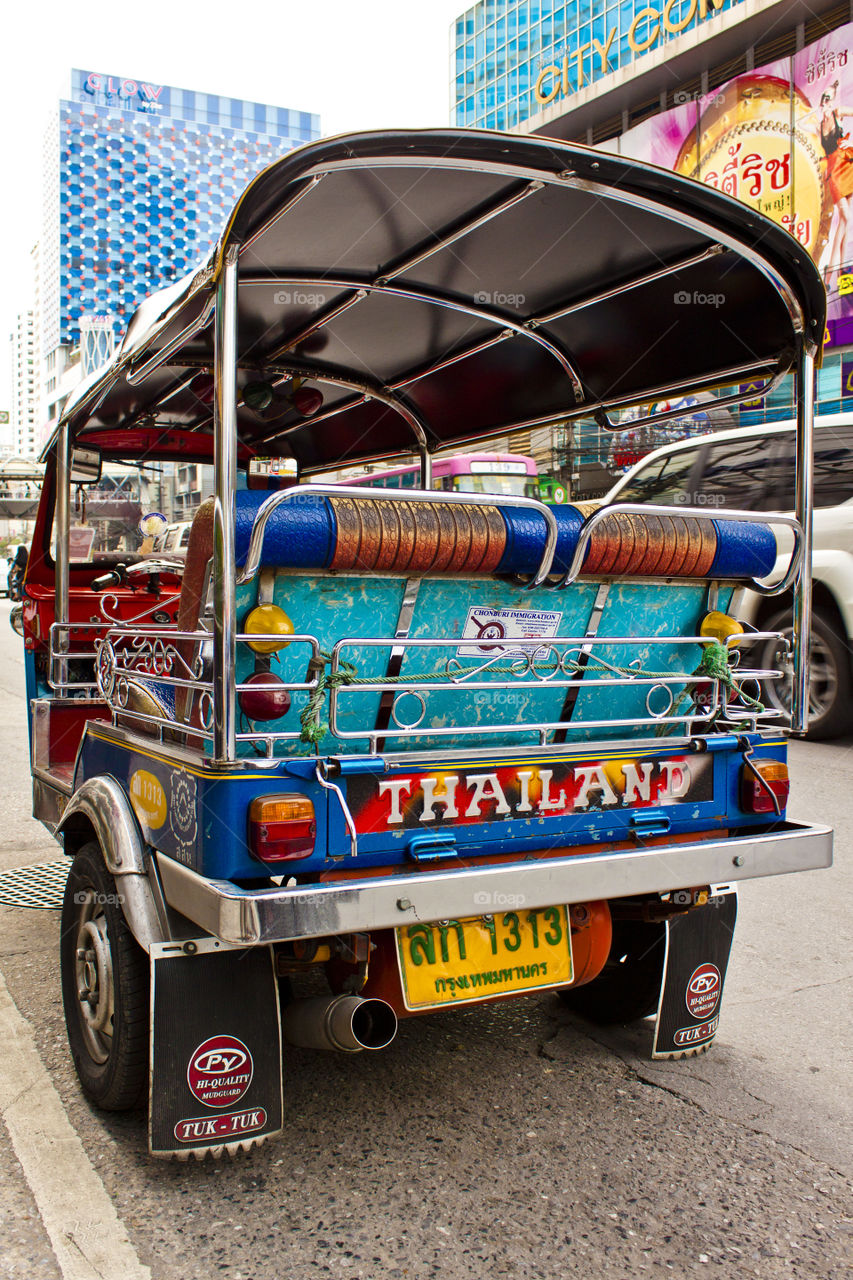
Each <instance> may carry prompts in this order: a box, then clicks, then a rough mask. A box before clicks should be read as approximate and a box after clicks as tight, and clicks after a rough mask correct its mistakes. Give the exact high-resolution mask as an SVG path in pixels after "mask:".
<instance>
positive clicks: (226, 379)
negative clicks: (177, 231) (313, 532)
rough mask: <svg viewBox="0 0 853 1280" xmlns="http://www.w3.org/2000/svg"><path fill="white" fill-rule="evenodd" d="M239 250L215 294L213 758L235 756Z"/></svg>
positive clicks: (232, 252)
mask: <svg viewBox="0 0 853 1280" xmlns="http://www.w3.org/2000/svg"><path fill="white" fill-rule="evenodd" d="M237 255H238V247H237V245H232V246H231V247H230V248H229V250H228V252H227V253H226V256H225V262H224V265H223V268H222V271H221V274H220V277H219V282H218V285H217V291H216V327H215V337H214V368H215V376H216V397H215V400H214V411H215V412H214V422H215V436H214V455H213V462H214V508H213V604H214V607H213V757H214V759H215V760H216V761H217V762H218V763H222V764H225V763H229V762H230V761H232V760H234V758H235V755H236V747H237V743H236V731H237V729H236V725H237V706H236V694H235V689H234V683H235V682H234V671H235V664H236V635H237V604H236V577H237V569H236V563H235V552H234V493H235V491H236V489H237Z"/></svg>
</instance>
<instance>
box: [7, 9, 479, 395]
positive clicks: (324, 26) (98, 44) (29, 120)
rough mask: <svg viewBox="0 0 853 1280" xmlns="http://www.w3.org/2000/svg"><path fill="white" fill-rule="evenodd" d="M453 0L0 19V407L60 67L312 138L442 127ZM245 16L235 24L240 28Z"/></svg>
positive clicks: (61, 82)
mask: <svg viewBox="0 0 853 1280" xmlns="http://www.w3.org/2000/svg"><path fill="white" fill-rule="evenodd" d="M466 7H468V6H466V4H465V3H464V0H422V2H420V3H418V2H416V0H359V2H358V3H347V2H346V0H313V3H312V0H301V2H299V3H296V2H295V0H276V3H269V2H268V0H249V2H248V3H246V2H245V0H244V3H243V4H239V3H238V4H232V5H226V4H223V3H222V2H221V0H204V3H201V4H200V3H198V2H196V3H193V4H191V5H190V4H187V3H185V0H184V2H182V0H171V3H167V2H166V0H147V2H146V3H145V4H131V5H126V6H125V5H121V4H116V3H115V0H113V2H112V3H110V4H105V3H103V0H80V2H79V3H77V4H69V3H68V2H67V0H64V2H63V3H57V2H56V0H40V2H39V3H35V2H34V0H29V2H28V3H24V4H20V5H16V6H14V8H13V9H11V11H9V12H7V16H6V17H5V18H4V20H3V26H4V35H5V38H6V39H5V48H6V55H5V57H4V66H3V75H2V77H0V166H2V167H1V168H0V173H2V186H0V192H1V193H2V194H0V232H2V238H0V243H2V244H3V245H4V248H5V254H4V257H5V258H6V262H5V263H4V266H3V284H2V287H0V338H2V345H0V408H7V407H8V405H9V386H10V356H9V342H8V335H9V333H10V332H11V330H12V326H13V323H14V320H15V316H16V314H17V312H18V311H20V310H22V309H23V308H24V307H26V306H27V305H29V299H30V295H31V284H30V281H31V266H30V250H31V248H32V246H33V244H34V243H35V242H36V240H37V239H38V236H39V228H40V223H41V146H42V135H43V133H44V128H45V125H46V122H47V119H48V116H49V114H50V111H51V109H52V108H53V107H54V106H55V104H56V102H57V101H58V99H59V98H60V97H62V96H63V95H65V94H66V93H67V91H68V85H67V81H68V80H69V72H70V70H71V68H72V67H81V68H83V69H85V70H87V71H98V72H102V73H105V74H107V75H116V76H121V77H128V78H133V79H140V80H147V81H150V82H153V83H155V84H171V85H177V86H178V87H179V88H186V89H196V90H200V91H201V92H202V93H219V94H225V95H228V96H230V97H233V98H248V99H249V100H251V101H254V102H267V103H272V104H273V105H275V106H282V107H290V108H293V109H295V110H298V111H311V112H315V113H316V114H318V115H319V116H320V126H321V129H322V132H323V133H324V134H335V133H344V132H349V131H351V130H356V129H381V128H387V127H392V128H393V127H396V126H402V127H411V128H428V127H439V128H440V127H445V126H447V125H448V124H449V123H450V24H451V23H452V21H453V19H454V18H455V17H456V16H457V15H458V14H460V13H462V12H463V11H464V9H465V8H466ZM244 18H246V25H241V21H242V19H244Z"/></svg>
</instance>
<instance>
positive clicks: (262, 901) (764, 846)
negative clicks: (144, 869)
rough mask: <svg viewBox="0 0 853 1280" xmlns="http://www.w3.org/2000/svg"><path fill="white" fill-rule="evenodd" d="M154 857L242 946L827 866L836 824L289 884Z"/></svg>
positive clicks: (184, 895) (215, 927)
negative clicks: (246, 880) (259, 885)
mask: <svg viewBox="0 0 853 1280" xmlns="http://www.w3.org/2000/svg"><path fill="white" fill-rule="evenodd" d="M157 863H158V866H159V869H160V876H161V878H162V882H163V890H164V893H165V897H166V901H167V902H168V903H169V905H170V906H171V907H174V909H175V910H176V911H179V912H181V914H182V915H184V916H186V917H187V918H188V919H190V920H192V921H193V923H194V924H196V925H198V926H200V927H201V928H202V929H204V930H205V931H206V932H207V933H210V934H213V935H214V936H215V937H217V938H220V939H221V940H222V941H223V942H228V943H233V944H235V945H238V946H240V945H253V944H259V943H268V942H286V941H290V940H292V939H294V938H321V937H330V936H334V935H336V934H341V933H354V932H358V931H362V930H366V931H369V930H372V929H388V928H392V927H394V926H396V925H403V924H411V923H412V922H413V921H416V920H422V921H427V920H445V919H448V918H459V917H465V916H477V915H485V914H487V913H489V912H491V911H502V910H503V911H507V910H512V909H513V908H522V907H523V908H526V909H528V910H531V909H533V908H536V907H547V906H552V905H553V904H554V903H557V902H566V903H571V902H591V901H594V900H595V899H598V898H624V897H628V896H631V895H633V894H641V893H665V892H668V891H669V890H672V889H687V888H692V887H694V886H699V885H706V884H729V883H732V882H734V881H738V880H749V879H754V878H756V877H759V876H774V875H784V874H786V873H787V872H790V871H813V870H816V869H818V868H820V867H829V866H831V865H832V830H831V828H829V827H822V826H807V825H805V824H804V823H795V822H786V823H784V824H783V825H782V826H780V827H779V828H777V829H776V830H775V831H773V832H771V833H770V834H767V835H746V836H727V837H726V838H725V839H721V840H702V841H697V842H696V843H695V844H675V845H664V846H656V847H654V848H649V849H641V848H638V849H622V850H620V851H617V852H613V851H608V852H602V853H595V854H583V855H575V856H574V857H567V858H552V859H547V860H543V861H541V862H516V863H511V864H502V865H500V866H495V867H470V868H463V869H461V870H455V871H450V870H447V869H442V870H441V871H429V872H418V873H415V874H412V873H411V872H409V871H408V870H406V871H404V872H403V873H402V874H400V875H393V876H376V877H374V878H370V879H363V880H347V881H338V882H336V883H334V884H319V885H300V886H296V887H295V888H291V889H284V888H282V889H255V890H251V889H239V888H237V887H236V886H235V885H233V884H230V883H229V882H227V881H224V880H207V879H205V877H204V876H201V875H199V874H198V872H196V871H192V870H191V869H190V868H189V867H184V866H182V865H181V864H180V863H178V862H175V861H174V860H173V859H171V858H168V857H166V856H165V855H164V854H162V853H158V854H157Z"/></svg>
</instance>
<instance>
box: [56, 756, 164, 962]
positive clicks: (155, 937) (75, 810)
mask: <svg viewBox="0 0 853 1280" xmlns="http://www.w3.org/2000/svg"><path fill="white" fill-rule="evenodd" d="M57 835H62V836H63V838H64V843H65V851H66V853H69V854H72V855H73V854H74V853H75V852H76V851H77V849H78V848H79V847H80V846H81V845H83V844H85V843H86V842H87V841H88V840H91V839H92V838H94V839H95V840H97V842H98V845H99V846H100V849H101V853H102V854H103V858H104V862H105V864H106V867H107V870H108V871H109V872H110V874H111V875H113V876H115V878H116V880H117V882H118V884H119V886H120V903H119V905H120V906H121V909H122V912H123V914H124V917H125V919H126V920H127V923H128V926H129V928H130V931H131V933H132V934H133V936H134V938H136V941H137V942H138V943H139V945H140V946H141V947H143V948H144V949H145V951H150V950H151V946H152V944H153V943H156V942H168V941H169V940H170V939H171V936H172V934H171V930H170V929H169V924H168V919H167V916H166V909H165V904H164V901H163V895H162V891H161V889H160V885H159V882H158V881H157V878H156V877H157V871H156V867H155V865H154V859H153V858H151V857H149V856H147V855H146V852H145V845H144V843H143V840H142V834H141V832H140V830H139V824H138V823H137V821H136V815H135V814H134V812H133V809H132V808H131V805H130V801H129V800H128V798H127V794H126V793H125V791H124V789H123V788H122V787H121V785H120V784H119V783H118V782H116V780H115V778H110V777H100V778H89V779H88V780H87V781H86V782H84V783H83V784H82V786H80V787H79V788H78V789H77V791H75V793H74V795H73V796H72V797H71V799H70V800H69V802H68V804H67V806H66V808H65V812H64V813H63V815H62V820H61V822H60V823H59V825H58V827H57Z"/></svg>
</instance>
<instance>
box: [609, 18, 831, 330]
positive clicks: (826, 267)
mask: <svg viewBox="0 0 853 1280" xmlns="http://www.w3.org/2000/svg"><path fill="white" fill-rule="evenodd" d="M851 48H853V26H845V27H841V28H839V30H837V31H834V32H832V33H831V34H830V35H828V36H824V37H823V38H822V39H821V40H820V41H818V42H817V43H816V44H813V45H810V46H809V47H808V48H806V49H803V50H802V52H801V53H798V54H796V55H795V56H794V57H793V58H785V59H783V60H781V61H779V62H773V63H770V64H769V65H768V66H764V67H760V68H757V69H756V70H754V71H750V72H748V73H746V74H745V75H741V76H737V77H735V79H733V80H729V81H728V82H727V83H726V84H723V85H721V86H720V87H719V88H716V89H714V90H713V91H712V92H710V93H708V94H706V95H705V96H703V97H700V98H696V99H690V100H688V101H685V102H683V103H681V104H679V105H678V106H676V107H674V108H673V109H672V110H670V111H666V112H663V113H661V114H660V115H657V116H654V117H652V118H651V119H650V120H646V121H644V122H643V124H641V125H638V126H637V127H636V128H635V129H632V130H630V131H629V132H628V133H626V134H623V136H622V137H621V138H620V140H619V150H620V152H621V153H622V154H623V155H626V156H630V157H632V158H634V159H637V160H646V161H650V162H651V163H652V164H657V165H661V166H662V167H663V168H667V169H674V170H675V171H676V172H677V173H679V174H682V175H683V176H684V177H687V178H694V179H695V180H697V181H699V182H705V183H707V184H708V185H709V186H713V187H716V188H718V189H719V190H720V191H725V192H726V193H727V194H728V195H731V196H734V197H736V198H737V199H738V200H742V201H744V203H746V204H749V205H751V206H752V207H753V208H754V209H757V210H759V211H760V212H761V213H764V214H766V215H767V216H768V217H770V218H773V220H774V221H775V222H778V223H779V224H780V225H781V226H783V227H784V228H785V229H786V230H787V231H789V232H790V234H791V235H792V236H793V237H794V238H795V239H796V240H797V241H798V242H799V243H800V244H801V245H802V246H803V247H804V248H805V249H806V250H808V252H809V253H810V254H811V256H812V258H813V259H814V260H815V262H816V263H817V265H818V267H819V268H820V270H821V272H822V274H823V278H824V282H825V284H826V289H827V295H828V299H829V319H828V326H827V335H826V341H827V343H831V344H833V345H847V344H849V343H853V227H851V216H853V208H851V198H852V197H853V146H851V145H850V143H851V137H850V135H851V131H853V58H851V56H850V54H851Z"/></svg>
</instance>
